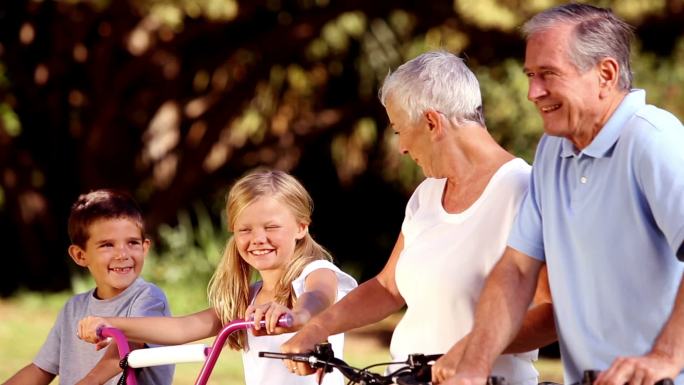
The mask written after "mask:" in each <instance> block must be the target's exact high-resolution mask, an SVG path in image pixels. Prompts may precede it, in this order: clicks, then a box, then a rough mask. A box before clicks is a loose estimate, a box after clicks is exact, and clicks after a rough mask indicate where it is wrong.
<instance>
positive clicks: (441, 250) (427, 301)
mask: <svg viewBox="0 0 684 385" xmlns="http://www.w3.org/2000/svg"><path fill="white" fill-rule="evenodd" d="M529 174H530V166H529V165H527V163H525V162H524V161H523V160H521V159H514V160H511V161H509V162H507V163H506V164H504V165H503V166H501V168H499V170H497V171H496V173H495V174H494V175H493V176H492V178H491V180H490V181H489V183H488V185H487V186H486V188H485V190H484V191H483V192H482V195H481V196H480V197H479V198H478V199H477V200H476V201H475V202H474V203H473V204H472V205H471V206H470V207H469V208H468V209H466V210H465V211H463V212H461V213H458V214H450V213H448V212H446V211H445V210H444V207H443V205H442V195H443V193H444V186H445V184H446V179H434V178H427V179H426V180H425V181H423V182H422V183H421V184H420V186H418V188H417V189H416V191H415V192H414V193H413V195H412V196H411V199H410V200H409V202H408V204H407V206H406V216H405V218H404V223H403V225H402V230H401V231H402V234H403V235H404V249H403V251H402V252H401V256H400V257H399V260H398V262H397V267H396V273H395V278H396V282H397V286H398V288H399V292H400V293H401V295H402V297H403V298H404V300H405V301H406V304H407V306H408V307H407V310H406V313H405V314H404V317H403V318H402V319H401V321H400V322H399V324H398V325H397V327H396V329H395V330H394V334H393V335H392V343H391V345H390V351H391V353H392V356H393V359H395V360H403V359H405V358H406V356H407V355H408V354H411V353H424V354H442V353H445V352H447V351H448V350H449V349H450V348H451V347H452V346H453V345H454V343H456V342H457V341H459V340H460V339H461V338H462V337H463V336H465V335H466V334H467V333H468V332H469V331H470V329H471V328H472V326H473V319H474V315H475V306H476V304H477V300H478V297H479V296H480V291H481V290H482V287H483V285H484V281H485V278H486V277H487V275H488V274H489V272H490V271H491V269H492V268H493V267H494V264H495V263H496V262H497V261H498V260H499V258H500V257H501V255H502V253H503V251H504V249H505V247H506V241H507V238H508V232H509V230H510V228H511V225H512V222H513V219H514V218H515V215H516V213H517V212H518V208H519V206H520V203H521V201H522V197H523V195H524V194H525V191H527V186H528V184H529ZM534 359H536V351H534V352H529V353H524V354H515V355H502V356H500V357H499V358H498V359H497V360H496V363H495V365H494V370H493V374H494V375H500V376H504V377H506V380H507V382H508V383H509V384H514V385H518V384H527V383H529V384H536V383H537V375H538V373H537V371H536V370H535V369H534V366H533V365H532V361H533V360H534Z"/></svg>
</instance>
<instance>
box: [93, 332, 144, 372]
mask: <svg viewBox="0 0 684 385" xmlns="http://www.w3.org/2000/svg"><path fill="white" fill-rule="evenodd" d="M97 336H98V337H100V338H107V337H112V338H113V339H114V342H116V346H117V348H118V349H119V357H121V358H123V357H126V356H127V355H128V353H130V351H131V349H130V347H129V346H128V340H127V339H126V336H125V335H124V334H123V333H122V332H121V330H119V329H116V328H101V327H98V328H97ZM126 385H138V381H136V379H135V371H134V370H129V371H127V372H126Z"/></svg>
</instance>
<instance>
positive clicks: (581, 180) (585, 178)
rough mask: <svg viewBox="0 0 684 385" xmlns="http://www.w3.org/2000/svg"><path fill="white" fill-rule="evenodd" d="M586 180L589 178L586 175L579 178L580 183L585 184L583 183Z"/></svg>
mask: <svg viewBox="0 0 684 385" xmlns="http://www.w3.org/2000/svg"><path fill="white" fill-rule="evenodd" d="M588 180H589V178H587V177H586V176H583V177H581V178H580V183H582V184H585V183H587V181H588Z"/></svg>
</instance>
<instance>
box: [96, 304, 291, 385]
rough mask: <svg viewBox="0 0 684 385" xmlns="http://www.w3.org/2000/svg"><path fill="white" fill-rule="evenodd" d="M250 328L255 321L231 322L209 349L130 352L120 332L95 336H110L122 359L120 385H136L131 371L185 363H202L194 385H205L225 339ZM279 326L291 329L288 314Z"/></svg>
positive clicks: (189, 347)
mask: <svg viewBox="0 0 684 385" xmlns="http://www.w3.org/2000/svg"><path fill="white" fill-rule="evenodd" d="M265 324H266V323H265V321H263V320H262V321H261V325H262V326H265ZM252 326H254V321H245V320H241V319H238V320H234V321H232V322H230V323H229V324H227V325H225V326H224V327H223V328H222V329H221V330H220V331H219V332H218V334H217V335H216V338H215V339H214V342H213V344H212V345H211V347H208V346H206V345H204V344H189V345H177V346H162V347H157V348H147V349H137V350H133V351H130V349H129V347H128V339H127V338H126V336H125V335H124V334H123V333H122V332H121V331H120V330H119V329H116V328H108V327H107V328H102V329H101V330H99V331H98V336H100V337H101V338H107V337H111V338H113V339H114V341H115V342H116V345H117V348H118V350H119V357H121V362H120V363H119V366H121V368H122V369H123V374H122V375H121V379H120V380H119V384H120V385H123V384H126V385H138V382H137V379H136V377H135V370H131V369H135V368H144V367H149V366H156V365H169V364H177V363H185V362H204V365H203V366H202V369H201V370H200V373H199V375H198V376H197V380H196V381H195V385H206V383H207V381H209V376H210V375H211V372H212V371H213V370H214V366H215V365H216V360H218V357H219V355H220V354H221V351H222V350H223V346H224V345H225V343H226V340H228V337H229V336H230V335H231V334H232V333H234V332H236V331H239V330H246V329H249V328H251V327H252ZM278 326H281V327H290V326H292V317H290V316H289V315H285V316H283V317H281V318H280V320H278Z"/></svg>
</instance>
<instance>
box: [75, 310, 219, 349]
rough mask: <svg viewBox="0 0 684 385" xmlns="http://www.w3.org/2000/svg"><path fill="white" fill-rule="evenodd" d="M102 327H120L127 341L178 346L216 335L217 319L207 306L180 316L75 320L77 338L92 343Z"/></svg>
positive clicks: (96, 339)
mask: <svg viewBox="0 0 684 385" xmlns="http://www.w3.org/2000/svg"><path fill="white" fill-rule="evenodd" d="M102 326H111V327H115V328H117V329H119V330H121V331H122V332H123V333H124V334H125V335H126V337H127V338H128V339H129V340H131V341H138V342H146V343H153V344H161V345H178V344H184V343H187V342H191V341H196V340H200V339H203V338H207V337H211V336H214V335H216V333H218V331H219V330H220V329H221V321H220V320H219V318H218V316H217V315H216V312H215V311H214V309H211V308H209V309H206V310H203V311H201V312H198V313H194V314H190V315H187V316H183V317H111V318H109V317H108V318H101V317H85V318H84V319H82V320H81V321H79V323H78V337H79V338H81V339H82V340H85V341H88V342H91V343H96V342H98V341H99V338H98V336H97V329H98V328H99V327H102Z"/></svg>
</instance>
